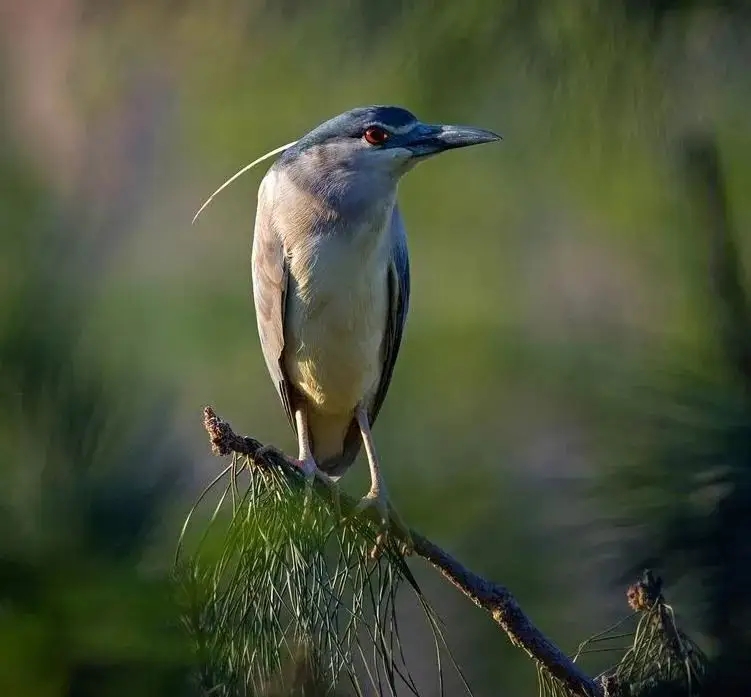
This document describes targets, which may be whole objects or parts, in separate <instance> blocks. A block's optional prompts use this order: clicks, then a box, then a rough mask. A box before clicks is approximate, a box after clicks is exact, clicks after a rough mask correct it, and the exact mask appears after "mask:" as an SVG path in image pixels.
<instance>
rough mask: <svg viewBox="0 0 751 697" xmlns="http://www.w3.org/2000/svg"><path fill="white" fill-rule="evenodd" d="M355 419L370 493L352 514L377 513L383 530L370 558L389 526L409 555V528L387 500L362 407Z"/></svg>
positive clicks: (376, 552) (377, 552)
mask: <svg viewBox="0 0 751 697" xmlns="http://www.w3.org/2000/svg"><path fill="white" fill-rule="evenodd" d="M355 417H356V419H357V425H358V426H359V427H360V435H361V436H362V442H363V445H364V447H365V454H366V455H367V457H368V465H369V467H370V491H368V493H367V494H365V496H363V497H362V499H360V502H359V503H358V504H357V506H355V510H354V514H355V515H357V514H358V513H361V512H362V511H364V510H365V509H367V508H371V507H374V508H375V509H376V510H377V511H378V514H379V517H380V522H381V525H382V526H383V530H382V532H381V534H379V535H378V539H377V540H376V547H375V549H374V550H373V552H372V556H374V557H375V556H378V555H379V554H380V552H381V549H382V547H383V544H384V543H385V536H386V535H387V534H388V529H389V524H391V525H393V526H394V527H395V528H396V530H397V532H398V533H399V537H401V538H402V542H403V548H404V549H403V551H404V552H405V553H407V554H409V553H411V551H412V547H413V542H412V536H411V534H410V532H409V527H408V526H407V525H406V524H405V523H404V521H403V520H402V518H401V516H400V515H399V513H398V512H397V511H396V509H395V508H394V507H393V505H392V504H391V502H390V500H389V495H388V492H387V491H386V483H385V482H384V481H383V476H382V475H381V467H380V464H379V462H378V457H377V456H376V452H375V446H374V444H373V435H372V433H371V431H370V420H369V418H368V412H367V410H366V409H365V408H363V407H362V406H358V407H357V409H356V410H355Z"/></svg>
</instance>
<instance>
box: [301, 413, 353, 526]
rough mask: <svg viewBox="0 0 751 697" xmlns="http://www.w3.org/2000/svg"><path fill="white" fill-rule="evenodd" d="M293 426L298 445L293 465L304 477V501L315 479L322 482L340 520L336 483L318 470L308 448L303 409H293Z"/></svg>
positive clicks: (307, 498)
mask: <svg viewBox="0 0 751 697" xmlns="http://www.w3.org/2000/svg"><path fill="white" fill-rule="evenodd" d="M295 424H296V425H297V440H298V444H299V456H298V459H297V460H293V461H292V462H293V464H294V465H295V466H297V467H299V468H300V469H301V470H302V473H303V474H304V475H305V499H306V501H307V500H309V499H310V495H311V493H312V491H313V483H314V481H315V480H316V479H318V480H319V481H321V482H323V483H324V484H325V485H326V486H327V487H328V489H329V491H330V492H331V498H332V502H333V504H334V508H335V509H336V513H337V517H339V518H341V505H340V502H339V487H338V486H337V485H336V482H335V481H334V480H333V479H332V478H331V477H329V476H328V475H327V474H326V473H325V472H322V471H321V470H320V469H318V465H317V463H316V461H315V458H314V457H313V450H312V448H311V447H310V431H309V429H308V418H307V414H306V413H305V409H304V408H297V409H295Z"/></svg>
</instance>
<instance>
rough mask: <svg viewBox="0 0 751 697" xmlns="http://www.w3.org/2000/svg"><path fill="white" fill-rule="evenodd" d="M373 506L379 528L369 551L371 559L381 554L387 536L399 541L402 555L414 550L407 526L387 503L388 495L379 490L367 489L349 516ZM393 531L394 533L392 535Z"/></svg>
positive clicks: (358, 513) (407, 554) (356, 514)
mask: <svg viewBox="0 0 751 697" xmlns="http://www.w3.org/2000/svg"><path fill="white" fill-rule="evenodd" d="M371 508H374V509H375V510H376V512H377V513H378V522H379V525H380V530H379V532H378V535H377V537H376V541H375V545H374V547H373V549H372V550H371V551H370V557H371V559H377V558H378V557H380V556H381V554H383V550H384V549H385V547H386V543H387V542H388V540H389V538H390V537H392V536H395V537H397V538H398V540H399V542H400V543H401V544H400V545H398V548H399V551H400V552H401V553H402V555H403V556H409V555H410V554H412V552H413V550H414V542H413V540H412V535H411V534H410V531H409V527H408V526H407V525H406V524H405V523H404V521H403V520H402V518H401V516H400V515H399V513H397V511H396V509H395V508H394V507H393V506H392V505H391V504H390V503H389V500H388V497H387V496H386V495H384V494H382V493H380V492H374V491H369V492H368V493H367V494H366V495H365V496H363V497H362V498H361V499H360V501H359V502H358V503H357V505H356V506H355V507H354V509H353V511H352V514H351V515H350V516H349V517H355V516H358V515H360V514H361V513H363V511H366V510H368V509H371ZM394 533H396V534H395V535H394Z"/></svg>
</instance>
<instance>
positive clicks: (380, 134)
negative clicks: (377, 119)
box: [362, 126, 389, 145]
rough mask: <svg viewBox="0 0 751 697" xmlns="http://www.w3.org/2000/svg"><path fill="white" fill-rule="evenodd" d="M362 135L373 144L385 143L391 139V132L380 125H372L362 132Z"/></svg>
mask: <svg viewBox="0 0 751 697" xmlns="http://www.w3.org/2000/svg"><path fill="white" fill-rule="evenodd" d="M362 137H363V138H365V140H366V142H368V143H370V144H371V145H383V144H384V143H385V142H386V141H387V140H388V139H389V134H388V131H384V130H383V129H382V128H378V126H371V127H370V128H368V129H367V130H366V131H365V133H363V134H362Z"/></svg>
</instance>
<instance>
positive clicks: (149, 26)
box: [0, 0, 751, 695]
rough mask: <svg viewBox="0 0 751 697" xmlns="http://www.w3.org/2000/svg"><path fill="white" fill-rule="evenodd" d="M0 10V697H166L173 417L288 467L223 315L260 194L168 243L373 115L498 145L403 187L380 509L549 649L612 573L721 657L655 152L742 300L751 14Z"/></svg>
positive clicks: (490, 645) (733, 391) (739, 608)
mask: <svg viewBox="0 0 751 697" xmlns="http://www.w3.org/2000/svg"><path fill="white" fill-rule="evenodd" d="M7 5H8V6H9V7H11V8H13V11H9V12H7V13H5V14H4V15H3V21H2V23H0V41H2V45H3V49H4V50H3V52H2V57H1V58H0V60H2V61H3V62H2V65H3V73H4V77H3V88H4V95H5V96H6V97H7V98H6V99H4V100H3V104H2V109H3V111H4V118H5V120H4V121H3V127H2V131H3V135H2V142H3V146H2V150H0V176H1V177H2V180H1V181H0V184H1V185H2V191H1V193H0V215H2V220H0V238H1V239H2V249H3V251H2V253H1V254H0V404H2V407H3V416H4V418H3V420H2V423H1V424H0V456H1V457H2V459H3V467H2V478H3V487H2V493H1V494H0V497H2V503H0V511H2V519H1V520H2V525H3V535H2V545H3V547H2V554H1V555H0V558H1V559H2V565H3V568H4V569H5V571H4V572H3V581H2V583H3V590H2V597H3V602H2V614H0V636H1V637H2V639H0V641H1V642H2V645H1V646H0V649H2V652H3V654H4V655H6V656H8V657H9V660H7V661H5V660H3V661H0V680H2V681H3V682H2V685H0V687H2V688H3V691H4V692H6V693H8V694H18V695H24V694H28V695H46V694H50V695H57V694H107V690H111V691H112V692H111V693H112V694H121V693H122V694H125V693H126V692H127V693H138V694H148V691H149V690H151V693H153V694H160V691H165V690H166V691H167V693H170V694H174V692H175V689H174V688H173V687H172V685H173V684H174V683H173V682H172V681H173V680H180V679H181V678H180V676H181V675H182V673H183V670H182V669H183V667H184V666H185V662H186V661H187V660H188V659H186V658H185V655H184V653H183V648H184V647H183V646H181V639H180V637H179V636H175V635H174V634H173V633H172V629H168V628H167V629H166V628H165V627H169V626H170V621H171V619H172V618H173V617H174V614H173V613H172V612H171V611H170V604H169V603H170V601H169V599H168V598H169V592H168V590H167V587H166V584H167V583H168V581H167V580H166V579H167V576H166V574H167V571H166V569H167V568H168V567H169V564H170V561H171V556H172V552H173V545H174V540H175V539H176V537H177V532H178V530H179V523H178V521H179V520H180V519H181V517H182V514H183V513H184V511H185V510H186V509H187V508H188V506H189V501H190V500H191V499H192V498H193V497H194V495H195V492H196V491H197V490H199V489H200V486H201V485H202V484H204V483H205V482H206V481H208V480H210V479H211V478H212V477H213V475H214V474H215V472H214V468H215V467H216V463H215V462H213V461H208V460H204V455H205V444H204V440H203V434H202V433H201V430H200V424H199V423H198V422H199V418H198V413H199V410H200V406H201V405H203V404H205V403H213V404H216V405H217V406H218V407H220V408H221V411H222V413H225V414H227V415H228V416H231V417H232V420H233V422H234V423H236V424H237V427H238V430H242V431H247V432H252V433H253V434H254V435H256V436H258V437H259V438H262V439H263V440H265V441H271V442H274V443H276V444H277V445H279V446H280V447H291V445H292V440H291V436H290V434H289V432H288V430H287V428H286V424H285V422H284V419H283V416H282V414H281V410H280V409H279V407H278V405H277V404H276V402H275V395H274V392H273V388H272V386H271V385H270V383H269V381H268V379H267V377H266V375H265V372H264V366H263V360H262V358H261V355H260V351H259V349H258V346H257V339H256V336H255V328H254V322H253V317H252V311H251V309H250V298H249V292H250V291H249V249H250V235H251V229H252V217H253V212H254V195H255V187H256V185H257V179H254V178H253V177H252V176H251V177H248V178H246V179H245V180H242V181H241V182H239V183H238V184H237V185H236V186H235V187H233V189H232V190H230V191H228V192H227V193H226V195H223V197H222V198H221V199H218V200H217V201H216V202H215V203H214V204H213V205H212V207H211V208H210V209H209V210H208V211H207V212H206V214H204V216H203V218H202V221H201V223H200V225H199V226H197V227H195V228H191V227H190V225H189V222H190V218H191V216H192V213H193V212H194V210H195V209H196V207H197V205H198V204H199V203H200V201H201V200H203V197H204V195H205V194H206V193H208V192H209V191H211V190H213V188H214V187H215V185H216V184H217V183H218V182H220V181H222V180H223V179H224V178H225V177H226V176H227V175H228V174H229V173H231V172H233V171H235V170H236V169H237V168H238V167H239V166H240V165H242V164H243V163H244V162H247V161H249V160H250V159H253V158H254V157H256V156H257V155H258V154H260V153H262V152H264V151H265V150H267V149H269V148H271V147H273V146H275V145H278V144H280V143H282V142H287V141H288V140H291V139H292V138H294V137H296V136H298V135H299V134H300V133H301V132H303V131H305V130H307V129H308V128H310V127H311V126H313V125H315V124H316V123H318V122H319V121H320V120H322V119H324V118H326V117H328V116H330V115H331V114H333V113H336V112H338V111H341V110H343V109H346V108H349V107H351V106H353V105H355V104H362V103H372V102H389V103H401V104H404V105H405V106H408V107H409V108H411V109H413V110H414V111H415V112H416V113H418V115H420V116H421V117H423V118H425V119H428V120H434V121H438V120H443V121H455V122H462V121H463V122H471V123H475V124H477V125H480V126H487V127H489V128H493V129H496V130H498V131H500V132H501V133H503V134H504V136H505V140H504V142H503V144H501V145H500V146H499V147H498V148H497V149H496V150H494V151H490V150H484V151H482V152H481V151H480V150H478V151H476V152H466V153H461V154H458V153H457V154H453V155H447V156H446V157H445V159H439V160H436V161H433V162H431V163H430V164H426V165H425V166H424V168H420V169H419V170H418V171H416V172H415V173H414V174H412V175H410V177H409V178H408V179H407V180H405V182H404V184H403V186H402V200H403V208H404V212H405V217H406V220H407V224H408V227H409V231H410V245H411V250H412V258H413V263H412V268H413V276H414V282H413V287H414V291H413V292H414V297H413V303H412V314H411V317H410V320H409V324H408V328H407V333H406V336H405V342H404V348H403V353H402V356H401V357H400V361H399V366H398V367H397V370H396V373H395V377H394V381H393V387H392V390H391V393H390V395H389V399H388V400H387V402H386V406H385V408H384V411H383V414H382V416H381V418H380V420H379V424H378V427H377V433H376V438H377V443H378V447H379V450H380V451H381V457H382V459H383V460H384V462H385V463H386V470H387V477H388V481H389V484H390V489H391V490H392V493H393V495H394V497H395V499H396V500H397V501H398V503H399V507H400V509H401V510H403V511H404V512H405V514H406V515H407V517H408V519H409V520H410V521H411V522H412V523H413V524H414V525H415V526H416V527H418V528H419V529H422V530H424V531H425V532H427V533H429V534H430V535H431V537H434V538H436V539H438V540H440V541H441V542H443V543H444V544H446V545H447V546H448V547H450V548H451V549H452V551H455V552H456V553H457V555H458V556H460V557H461V558H463V559H464V560H466V562H467V563H468V564H469V565H470V566H472V567H475V568H477V570H478V571H481V572H483V573H485V574H487V575H489V576H492V577H497V578H499V579H501V580H502V581H503V582H504V583H506V584H508V586H509V587H510V588H511V589H512V590H514V591H515V592H516V593H517V594H518V596H519V599H520V601H521V602H522V604H523V606H524V607H525V608H527V609H529V610H530V612H531V614H532V616H533V617H534V618H535V619H536V621H537V622H538V623H539V624H540V625H541V626H542V627H543V628H545V629H546V630H548V631H549V632H550V633H551V635H552V636H553V637H554V638H555V639H556V640H557V641H559V643H561V644H562V645H564V646H570V647H571V648H572V649H573V648H574V647H575V646H576V645H577V644H578V642H579V639H580V638H581V637H583V636H586V635H587V634H590V633H592V632H593V631H596V630H597V629H598V628H600V627H601V626H603V625H604V624H607V623H608V620H609V618H610V617H615V616H618V615H620V614H621V612H622V607H621V605H622V604H621V603H620V602H618V601H616V602H611V601H610V600H609V599H610V598H612V597H613V595H614V594H613V590H612V588H611V587H610V586H609V585H608V582H609V580H610V579H611V578H612V577H613V576H614V575H615V574H617V573H618V572H623V576H624V577H628V578H629V580H630V578H631V575H632V571H633V570H635V569H636V568H637V567H638V566H639V565H640V564H642V563H643V562H644V561H650V563H651V564H653V565H655V566H656V568H657V569H658V570H661V569H660V566H659V564H654V562H655V561H656V560H659V561H661V560H663V559H664V560H665V563H666V564H669V565H670V569H671V571H673V570H674V572H675V576H672V575H671V573H670V572H667V571H666V572H665V576H666V578H667V579H668V580H671V578H676V579H677V578H678V577H679V576H678V573H679V572H680V573H681V578H684V577H685V578H686V583H687V586H689V587H690V590H688V591H687V592H686V597H687V601H688V602H686V603H678V607H679V608H681V609H683V608H686V609H688V608H696V610H697V612H696V613H695V615H696V616H695V617H692V618H691V619H692V620H694V621H695V625H696V627H697V628H701V629H702V630H704V632H705V634H704V635H703V636H702V639H703V640H704V641H705V643H706V644H707V646H706V648H708V649H711V650H714V651H719V652H720V653H723V654H725V655H728V656H730V655H732V654H733V651H734V650H735V649H734V650H733V651H731V650H730V649H727V651H726V650H725V649H724V648H723V642H724V641H727V642H730V644H732V646H735V647H738V646H741V647H745V642H746V641H747V638H746V636H745V633H744V632H745V622H744V621H743V619H742V618H743V617H745V616H746V613H747V610H745V609H744V608H745V603H746V595H747V594H746V592H745V588H744V584H743V583H742V579H743V578H745V576H744V574H745V573H746V571H745V569H746V566H745V564H746V562H745V559H746V554H745V551H744V550H745V547H744V546H743V545H744V541H743V535H742V533H741V532H740V531H742V530H743V529H744V528H745V527H746V524H745V517H744V516H745V513H744V511H745V510H747V506H745V500H746V499H745V498H744V496H745V494H744V493H743V492H745V491H746V490H747V485H746V484H744V483H743V482H745V477H746V476H747V475H746V474H745V472H746V462H747V457H746V453H745V440H746V438H745V431H746V428H747V426H746V423H747V421H748V416H747V406H746V404H745V401H746V397H745V395H744V394H743V388H742V386H741V381H740V380H739V379H738V377H737V374H736V373H734V372H733V370H732V369H728V364H729V361H728V359H727V358H726V357H724V354H723V351H722V350H721V349H720V348H718V346H719V344H718V339H717V334H718V329H717V325H716V323H715V322H714V321H713V318H714V316H715V314H716V313H717V311H718V310H717V304H716V298H715V295H714V293H715V291H714V290H713V289H712V288H711V287H710V283H709V280H710V274H709V270H708V259H709V258H710V257H709V254H710V247H709V245H708V241H707V239H706V238H705V237H702V231H703V230H704V223H703V222H702V220H701V215H700V213H698V212H697V210H696V209H695V208H694V206H693V205H692V201H695V199H696V197H697V194H696V192H695V191H694V192H692V191H691V190H689V189H687V187H686V185H685V183H684V182H683V180H682V178H681V172H682V171H683V167H682V165H681V164H680V152H681V143H682V139H683V137H684V134H685V133H686V132H687V131H691V132H693V131H695V130H697V129H698V130H700V131H701V132H703V133H708V134H709V135H710V137H711V139H713V140H714V141H716V142H717V144H718V147H719V151H720V153H721V160H722V171H723V177H724V180H725V186H726V196H727V201H728V209H729V210H730V211H731V212H732V222H733V226H734V233H735V236H736V242H737V246H738V260H739V264H740V267H741V270H742V271H741V276H742V277H743V276H744V275H745V274H744V273H743V269H744V267H745V260H746V259H747V257H748V253H747V251H746V249H747V246H746V244H745V240H746V236H747V233H746V231H747V230H748V229H749V223H750V222H751V204H750V203H749V200H750V199H749V198H748V196H747V195H746V192H747V191H748V189H749V186H750V185H751V166H749V164H748V163H749V162H751V131H750V129H749V127H748V113H749V107H751V94H750V91H749V89H748V78H747V72H748V71H747V65H748V64H749V59H750V57H749V54H750V52H751V50H750V48H749V45H748V38H747V37H748V27H749V18H748V9H747V3H743V2H740V1H737V2H732V1H730V0H728V1H726V2H709V1H708V0H704V1H702V0H683V1H681V0H670V1H665V0H662V1H654V2H636V1H632V0H622V1H621V2H607V1H606V0H601V1H599V2H590V3H576V2H570V1H569V0H547V1H543V0H536V1H534V2H531V1H521V0H518V1H517V0H504V1H503V2H492V3H491V2H488V0H471V1H470V2H465V3H463V4H462V3H458V4H457V3H455V4H448V3H436V2H424V3H413V4H411V5H406V4H403V3H397V2H385V3H381V4H379V5H377V6H374V5H372V3H371V4H369V3H365V2H362V1H360V0H357V1H355V0H351V1H349V2H336V3H316V4H314V3H302V2H292V1H290V0H286V1H285V2H278V3H265V2H260V1H258V2H241V1H240V0H212V2H190V1H170V2H167V1H162V2H129V3H120V4H113V3H98V2H83V0H58V2H56V3H53V2H39V3H25V2H22V0H18V1H17V2H8V3H7ZM24 8H26V9H24ZM24 18H25V19H24ZM29 18H31V19H29ZM32 19H33V20H34V21H31V20H32ZM40 95H41V96H40ZM164 394H167V395H169V399H167V400H165V398H164ZM666 414H667V415H668V417H669V418H668V419H667V420H668V421H669V422H670V423H669V424H667V425H666ZM167 435H171V436H176V440H177V441H178V442H179V443H180V447H179V448H178V447H177V446H175V445H174V444H172V443H171V441H170V442H168V441H169V440H170V439H169V438H168V437H167ZM6 463H7V464H6ZM175 466H177V468H178V470H179V472H180V473H181V474H190V473H194V472H195V477H194V478H193V479H190V478H189V477H182V478H181V477H179V476H178V475H177V473H176V472H175ZM707 473H709V475H712V476H714V478H713V479H709V478H708V474H707ZM181 479H182V481H183V482H184V483H185V484H186V485H187V487H186V488H184V489H183V488H180V487H179V486H176V485H173V483H174V482H175V481H180V480H181ZM194 480H195V481H194ZM166 482H169V483H170V484H167V483H166ZM595 482H597V483H598V484H599V483H606V484H607V485H608V486H606V487H604V488H605V489H606V490H607V491H606V493H603V492H602V491H596V492H593V491H592V488H593V487H592V484H593V483H595ZM710 483H711V487H710ZM345 485H346V487H347V488H348V489H350V490H351V491H353V492H359V491H360V488H361V487H363V486H365V473H364V471H363V468H360V471H358V472H353V473H352V475H351V476H348V478H347V481H346V484H345ZM717 486H719V489H718V488H714V487H717ZM709 489H712V491H711V492H710V493H707V492H708V490H709ZM727 491H733V492H736V494H737V497H736V494H733V497H732V498H730V499H728V498H726V493H727ZM718 492H719V493H718ZM723 501H726V503H724V504H723V503H722V502H723ZM731 502H733V503H731ZM687 511H688V512H687ZM6 531H7V533H6ZM678 532H680V533H681V534H682V535H684V538H683V539H681V538H680V536H679V535H678V534H677V533H678ZM686 535H688V536H689V538H690V539H689V540H688V541H687V540H686V539H685V536H686ZM626 543H629V544H626ZM631 543H633V545H632V544H631ZM672 552H675V555H673V554H672ZM678 562H680V563H678ZM417 573H418V576H420V578H419V580H420V582H421V585H423V587H424V589H425V591H426V593H428V595H429V596H430V597H435V598H438V599H440V604H441V608H442V615H443V616H444V618H445V620H446V622H447V625H448V626H449V627H450V628H451V630H452V632H453V633H454V638H455V639H456V641H453V642H452V645H454V646H458V647H459V650H458V659H459V661H460V663H461V664H462V665H463V666H465V667H466V668H467V672H468V674H469V676H470V678H472V680H471V681H472V684H473V687H474V688H475V691H476V692H477V693H478V694H479V695H485V694H497V693H498V692H500V691H504V692H508V693H519V694H520V693H522V691H526V690H529V689H530V686H531V685H532V684H533V681H534V675H533V670H532V667H531V666H530V665H529V664H528V662H527V661H526V659H525V657H523V656H518V655H517V654H516V653H515V652H514V650H513V649H512V648H511V647H508V646H507V645H506V643H505V640H504V639H503V638H502V637H501V636H499V635H498V632H497V630H496V628H495V627H493V626H492V625H491V623H489V622H487V620H486V618H485V617H483V616H482V615H481V613H479V612H477V613H475V612H473V611H472V610H471V609H468V608H466V607H465V606H464V605H463V604H461V601H459V600H458V599H456V598H455V596H454V595H452V594H450V592H449V591H447V590H446V589H443V588H442V587H441V586H439V585H438V584H437V582H434V581H433V580H432V579H428V578H425V579H423V578H422V577H421V575H420V574H419V569H418V570H417ZM618 581H619V583H620V582H621V579H618ZM32 591H33V592H32ZM615 596H616V597H619V598H620V593H615ZM5 598H7V600H5ZM8 608H10V609H8ZM705 611H706V612H705ZM110 613H111V614H110ZM723 618H724V619H723ZM173 642H174V643H173ZM730 644H729V645H730ZM162 650H163V651H162ZM744 650H745V649H744ZM729 660H730V662H731V663H733V659H729ZM136 664H137V665H139V666H145V667H143V668H142V669H138V670H136V669H135V668H133V666H134V665H136ZM592 664H593V671H595V672H596V671H597V670H598V669H600V668H601V667H603V666H599V665H597V661H596V660H593V661H592ZM736 664H737V662H736ZM414 669H415V670H416V671H418V672H419V671H420V670H423V671H429V670H430V667H429V664H428V660H427V659H425V660H424V661H423V662H421V661H420V660H419V659H417V661H416V665H415V666H414ZM79 676H81V677H79ZM92 676H93V677H92ZM137 680H143V681H144V684H143V685H141V684H136V683H135V682H133V681H137ZM92 684H93V685H95V686H94V687H92ZM107 686H110V687H107ZM24 690H25V692H24Z"/></svg>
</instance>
